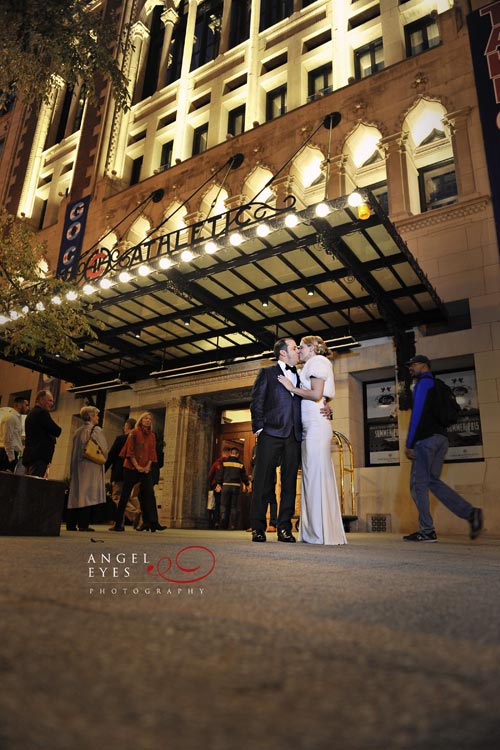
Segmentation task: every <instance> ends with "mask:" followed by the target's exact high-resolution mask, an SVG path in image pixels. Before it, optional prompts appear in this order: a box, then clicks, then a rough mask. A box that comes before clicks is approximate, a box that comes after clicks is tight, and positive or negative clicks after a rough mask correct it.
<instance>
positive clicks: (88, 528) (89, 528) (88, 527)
mask: <svg viewBox="0 0 500 750" xmlns="http://www.w3.org/2000/svg"><path fill="white" fill-rule="evenodd" d="M78 531H95V529H92V528H91V527H90V526H87V528H86V529H78Z"/></svg>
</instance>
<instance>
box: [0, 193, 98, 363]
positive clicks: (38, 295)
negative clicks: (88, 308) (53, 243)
mask: <svg viewBox="0 0 500 750" xmlns="http://www.w3.org/2000/svg"><path fill="white" fill-rule="evenodd" d="M46 267H47V261H46V247H45V245H44V244H43V243H41V242H40V241H39V240H38V239H37V237H36V235H35V234H34V233H33V231H32V230H31V229H30V228H29V227H28V225H27V224H26V223H25V222H24V221H20V220H18V219H16V218H15V217H13V216H11V215H10V214H8V213H7V212H6V211H5V209H3V208H2V209H0V342H2V341H3V343H4V354H5V355H6V356H12V355H21V354H25V355H29V356H37V355H39V354H41V353H47V354H52V355H55V354H58V355H60V356H61V357H63V358H65V359H76V358H77V357H78V353H79V347H78V345H77V343H76V339H78V338H79V337H85V338H95V337H96V335H95V333H94V331H93V330H92V328H91V327H90V325H89V323H88V320H87V317H86V315H85V307H84V303H83V302H82V300H81V297H80V295H79V294H78V286H77V285H76V284H72V283H69V282H62V281H61V280H60V279H57V278H55V277H49V276H46V275H45V273H44V269H46ZM68 295H69V298H68ZM54 297H57V298H58V299H59V300H60V303H59V304H57V302H56V303H54V301H53V298H54ZM72 297H74V298H75V299H72Z"/></svg>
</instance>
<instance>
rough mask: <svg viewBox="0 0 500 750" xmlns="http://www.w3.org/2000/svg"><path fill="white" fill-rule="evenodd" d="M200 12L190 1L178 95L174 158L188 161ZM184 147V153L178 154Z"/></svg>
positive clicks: (193, 2) (196, 3)
mask: <svg viewBox="0 0 500 750" xmlns="http://www.w3.org/2000/svg"><path fill="white" fill-rule="evenodd" d="M197 11H198V2H197V0H189V11H188V17H187V23H186V37H185V42H184V50H183V53H182V65H181V74H180V76H179V88H178V93H177V120H176V129H175V137H174V149H175V151H174V158H179V157H180V158H181V159H187V158H189V157H190V156H191V148H190V147H191V139H190V138H186V131H187V128H188V112H189V105H190V103H191V93H192V86H193V83H192V81H191V79H190V76H189V70H190V68H191V58H192V57H193V46H194V31H195V28H196V14H197ZM180 146H181V147H182V149H183V152H182V153H178V150H177V149H178V148H179V147H180Z"/></svg>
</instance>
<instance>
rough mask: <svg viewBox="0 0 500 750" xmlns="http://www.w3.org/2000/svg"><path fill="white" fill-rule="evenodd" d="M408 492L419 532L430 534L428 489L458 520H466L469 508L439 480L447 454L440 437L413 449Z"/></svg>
mask: <svg viewBox="0 0 500 750" xmlns="http://www.w3.org/2000/svg"><path fill="white" fill-rule="evenodd" d="M414 451H415V458H414V459H413V462H412V467H411V476H410V492H411V496H412V498H413V500H414V502H415V505H416V506H417V510H418V526H419V530H420V531H423V532H426V533H427V532H429V531H434V521H433V520H432V516H431V512H430V507H429V490H430V491H431V492H432V493H433V494H434V495H435V496H436V497H437V499H438V500H440V501H441V502H442V503H443V505H445V506H446V507H447V508H448V510H451V512H452V513H454V514H455V515H456V516H458V517H459V518H464V519H466V520H468V519H469V518H470V516H471V514H472V511H473V510H474V508H473V506H472V505H471V504H470V503H469V502H468V501H467V500H465V499H464V498H463V497H461V496H460V495H459V494H458V492H455V490H454V489H452V488H451V487H449V486H448V485H447V484H445V482H443V481H442V480H441V479H440V478H439V477H440V475H441V470H442V468H443V462H444V459H445V456H446V453H447V452H448V439H447V438H446V437H445V436H444V435H432V437H429V438H425V439H424V440H419V441H418V442H417V443H415V446H414Z"/></svg>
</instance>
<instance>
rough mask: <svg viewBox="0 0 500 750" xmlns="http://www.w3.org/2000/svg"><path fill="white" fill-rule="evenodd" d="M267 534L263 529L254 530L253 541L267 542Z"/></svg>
mask: <svg viewBox="0 0 500 750" xmlns="http://www.w3.org/2000/svg"><path fill="white" fill-rule="evenodd" d="M265 541H266V535H265V534H264V532H263V531H252V542H265Z"/></svg>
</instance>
